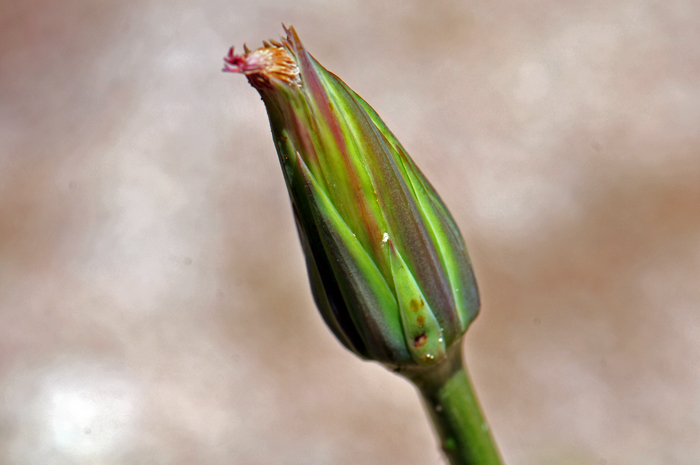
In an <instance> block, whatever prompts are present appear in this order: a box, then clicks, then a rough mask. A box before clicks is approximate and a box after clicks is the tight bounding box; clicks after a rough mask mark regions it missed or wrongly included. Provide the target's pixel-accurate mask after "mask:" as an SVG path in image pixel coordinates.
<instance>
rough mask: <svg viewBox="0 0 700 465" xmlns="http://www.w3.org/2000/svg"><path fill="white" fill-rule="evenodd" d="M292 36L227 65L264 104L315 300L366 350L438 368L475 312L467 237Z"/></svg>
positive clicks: (356, 348)
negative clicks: (239, 75)
mask: <svg viewBox="0 0 700 465" xmlns="http://www.w3.org/2000/svg"><path fill="white" fill-rule="evenodd" d="M285 32H286V33H287V36H286V38H285V39H283V40H282V41H281V42H276V41H271V42H264V43H263V44H264V46H263V47H262V48H259V49H257V50H254V51H251V50H249V49H248V48H247V47H244V53H243V54H240V55H238V54H236V53H235V52H234V49H233V48H231V50H230V51H229V54H228V56H227V57H226V58H225V59H224V60H225V63H226V64H225V67H224V71H231V72H237V73H242V74H244V75H245V76H246V77H247V78H248V81H249V82H250V84H251V85H252V86H253V87H255V89H257V90H258V92H259V93H260V95H261V97H262V100H263V102H264V103H265V107H266V109H267V113H268V116H269V119H270V125H271V127H272V136H273V139H274V142H275V147H276V148H277V153H278V155H279V160H280V163H281V165H282V170H283V172H284V177H285V181H286V184H287V188H288V191H289V195H290V197H291V201H292V208H293V211H294V216H295V219H296V224H297V229H298V231H299V236H300V239H301V243H302V247H303V249H304V254H305V256H306V264H307V269H308V273H309V279H310V282H311V288H312V291H313V295H314V299H315V301H316V304H317V306H318V308H319V310H320V312H321V314H322V316H323V318H324V320H325V322H326V323H327V325H328V326H329V327H330V329H331V330H332V331H333V333H334V334H335V335H336V337H337V338H338V339H339V340H340V341H341V342H342V343H343V344H344V345H345V347H347V348H348V349H350V350H352V351H353V352H355V353H356V354H358V355H359V356H361V357H363V358H366V359H372V360H377V361H380V362H383V363H385V364H387V365H390V366H393V367H398V368H400V367H407V366H415V365H420V366H426V365H432V364H435V363H437V362H439V361H441V360H443V359H444V358H445V357H446V353H447V349H448V348H449V347H450V346H452V345H453V344H455V343H458V342H459V340H460V339H461V337H462V335H463V334H464V332H465V331H466V329H467V327H468V326H469V324H470V323H471V322H472V321H473V320H474V318H475V317H476V315H477V313H478V310H479V297H478V291H477V287H476V282H475V280H474V275H473V272H472V267H471V262H470V259H469V255H468V254H467V250H466V248H465V246H464V242H463V239H462V236H461V235H460V233H459V230H458V228H457V225H456V224H455V222H454V220H453V219H452V216H451V215H450V213H449V212H448V211H447V208H446V207H445V205H444V204H443V203H442V201H441V200H440V198H439V197H438V195H437V193H436V192H435V190H434V189H433V187H432V186H431V185H430V183H429V182H428V180H427V179H426V178H425V177H424V176H423V174H422V173H421V172H420V170H419V169H418V167H417V166H416V165H415V164H414V163H413V160H411V158H410V157H409V156H408V154H407V153H406V151H405V150H404V149H403V147H402V146H401V144H400V143H399V141H398V140H397V139H396V137H394V135H393V134H392V133H391V131H389V129H388V128H387V127H386V126H385V124H384V123H383V122H382V120H381V119H380V118H379V116H378V115H377V114H376V112H375V111H374V110H373V109H372V108H371V107H370V106H369V105H368V104H367V103H366V102H365V101H364V100H362V99H361V98H360V97H359V96H358V95H357V94H355V92H353V91H352V90H351V89H350V88H349V87H348V86H347V85H346V84H345V83H344V82H343V81H341V80H340V79H339V78H338V77H337V76H335V75H334V74H332V73H330V72H329V71H327V70H326V69H325V68H323V67H322V66H321V65H320V64H319V63H318V62H317V61H316V60H315V59H314V58H313V57H312V56H311V55H310V54H309V53H308V52H307V51H306V50H305V49H304V47H303V46H302V44H301V42H300V40H299V38H298V36H297V34H296V32H295V31H294V29H293V28H290V29H286V28H285Z"/></svg>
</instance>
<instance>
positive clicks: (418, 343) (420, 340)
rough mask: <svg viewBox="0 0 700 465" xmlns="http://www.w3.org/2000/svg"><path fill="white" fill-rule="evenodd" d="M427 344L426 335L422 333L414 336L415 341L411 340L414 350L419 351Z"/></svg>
mask: <svg viewBox="0 0 700 465" xmlns="http://www.w3.org/2000/svg"><path fill="white" fill-rule="evenodd" d="M426 342H428V335H427V334H425V333H423V334H421V335H419V336H416V337H415V339H413V347H415V348H416V349H420V348H421V347H423V346H424V345H425V343H426Z"/></svg>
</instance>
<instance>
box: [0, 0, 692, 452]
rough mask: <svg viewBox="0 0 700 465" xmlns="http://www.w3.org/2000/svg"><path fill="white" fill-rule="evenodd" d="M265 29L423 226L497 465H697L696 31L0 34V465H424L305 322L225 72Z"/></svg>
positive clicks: (417, 444) (648, 27)
mask: <svg viewBox="0 0 700 465" xmlns="http://www.w3.org/2000/svg"><path fill="white" fill-rule="evenodd" d="M282 22H284V23H285V24H291V25H294V26H295V27H296V29H297V31H298V32H299V34H300V36H301V38H302V40H303V41H304V43H305V45H306V47H307V48H308V49H309V50H310V51H311V53H312V54H314V55H315V56H316V58H317V59H319V61H320V62H321V63H323V64H324V65H325V66H326V67H327V68H328V69H330V70H331V71H333V72H335V73H336V74H338V75H339V76H341V77H342V78H343V79H344V80H345V81H346V82H347V83H348V84H349V85H350V86H351V87H352V88H353V89H355V90H356V91H357V92H358V93H359V94H360V95H362V96H363V97H364V98H365V99H366V100H367V101H368V102H369V103H370V104H371V105H373V106H374V107H375V109H376V110H377V111H378V113H379V114H380V115H382V117H383V118H384V120H385V122H386V123H387V124H388V125H389V127H391V128H392V129H393V131H394V132H395V133H396V135H397V136H398V138H399V140H401V141H402V142H403V144H404V145H405V147H406V149H407V150H408V152H409V153H410V154H412V156H413V158H414V159H415V160H416V162H417V163H418V165H419V166H420V167H421V168H422V169H423V171H424V172H425V173H426V175H427V176H428V178H429V179H430V180H431V181H432V182H433V184H434V185H435V186H436V187H437V189H438V191H439V192H440V193H441V195H442V197H443V198H444V200H445V201H446V203H447V204H448V205H449V206H450V208H451V210H452V212H453V214H454V216H455V218H456V219H457V222H458V223H459V225H460V227H461V228H462V231H463V233H464V236H465V239H466V241H467V244H468V246H469V249H470V252H471V256H472V259H473V261H474V266H475V269H476V273H477V279H478V280H479V284H480V289H481V293H482V300H483V306H482V313H481V315H480V317H479V318H478V319H477V320H476V322H475V323H474V325H473V326H472V327H471V329H470V330H469V332H468V334H467V337H466V344H465V349H464V350H465V354H466V358H467V361H468V364H469V366H470V371H471V374H472V377H473V380H474V383H475V385H476V388H477V392H478V393H479V396H480V398H481V401H482V404H483V408H484V410H485V412H486V415H487V417H488V418H489V420H490V422H491V426H492V429H493V431H494V434H495V437H496V440H497V442H498V444H499V446H500V448H501V450H502V452H503V456H504V458H505V459H506V462H507V463H508V464H509V465H539V464H573V465H582V464H595V465H601V464H606V465H613V464H631V463H634V464H642V465H646V464H664V465H667V464H697V463H700V313H699V312H698V308H699V306H700V130H699V127H700V4H699V3H698V2H694V1H692V0H685V1H684V0H670V1H667V2H657V1H642V0H613V1H600V0H593V1H591V0H585V1H584V0H568V1H544V0H543V1H535V2H520V1H515V0H494V1H491V2H481V1H466V2H465V1H459V0H452V1H448V0H434V1H430V2H428V1H425V0H424V1H419V0H412V1H410V0H409V1H381V0H351V1H344V2H339V1H334V2H333V1H324V0H300V1H296V2H293V3H292V2H282V1H280V0H257V1H256V2H252V1H242V0H233V1H226V2H224V1H221V0H205V1H191V0H172V1H168V2H147V1H138V0H133V1H132V0H126V1H125V0H120V1H117V0H97V1H90V2H88V1H82V2H81V1H76V0H67V1H62V2H49V1H46V0H26V1H17V0H4V1H1V2H0V463H2V464H7V465H25V464H27V465H33V464H37V465H38V464H41V465H63V464H71V465H76V464H77V465H83V464H86V465H87V464H100V465H113V464H164V465H166V464H167V465H185V464H194V463H201V464H212V465H218V464H232V463H236V464H239V463H240V464H360V463H361V464H394V463H395V464H441V463H443V459H442V458H441V456H440V453H439V451H438V446H437V442H436V440H435V438H434V436H433V434H432V431H431V428H430V425H429V423H428V422H427V420H426V418H425V414H424V411H423V409H422V406H421V404H420V402H419V399H418V396H417V394H416V392H415V391H414V389H413V388H412V387H411V385H409V384H408V383H407V382H406V381H404V380H403V379H401V378H399V377H397V376H395V375H393V374H392V373H390V372H388V371H386V370H385V369H384V368H383V367H381V366H378V365H376V364H373V363H367V362H362V361H360V360H358V359H356V358H355V357H354V356H353V355H351V354H350V353H349V352H347V351H346V350H344V349H343V348H342V347H341V345H340V344H339V343H338V342H337V341H335V340H334V339H333V337H332V335H331V333H330V331H328V330H327V329H326V328H325V327H324V325H323V322H322V320H321V318H320V316H319V315H318V314H317V312H316V309H315V307H314V305H313V303H312V299H311V295H310V291H309V289H308V284H307V278H306V271H305V268H304V262H303V257H302V254H301V250H300V247H299V244H298V239H297V236H296V231H295V228H294V224H293V219H292V215H291V209H290V207H289V201H288V198H287V194H286V190H285V186H284V182H283V178H282V174H281V172H280V169H279V166H278V162H277V158H276V154H275V152H274V146H273V144H272V141H271V137H270V130H269V126H268V121H267V116H266V114H265V110H264V107H263V104H262V102H261V101H260V99H259V97H258V95H257V93H256V92H255V90H254V89H252V88H251V87H250V86H249V85H248V84H247V82H246V80H245V79H244V78H243V77H241V76H236V75H230V74H224V73H221V71H220V70H221V67H222V58H223V56H224V55H225V53H226V52H227V50H228V47H229V46H230V45H232V44H235V45H236V46H237V47H240V46H241V45H242V44H243V42H247V44H248V45H249V46H251V47H256V46H258V45H259V44H260V43H261V41H262V40H264V39H268V38H278V37H279V36H280V35H281V34H282V27H281V24H280V23H282Z"/></svg>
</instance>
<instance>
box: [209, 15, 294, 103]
mask: <svg viewBox="0 0 700 465" xmlns="http://www.w3.org/2000/svg"><path fill="white" fill-rule="evenodd" d="M283 27H284V25H283ZM284 31H285V32H286V33H287V38H286V39H283V40H282V42H278V41H276V40H270V41H263V46H262V47H260V48H258V49H255V50H252V51H251V50H250V49H249V48H248V47H247V46H246V45H245V44H244V45H243V54H240V55H237V54H236V53H235V51H234V48H233V47H231V48H230V49H229V51H228V55H226V56H225V57H224V69H223V71H225V72H230V73H240V74H244V75H245V76H246V77H247V78H248V81H249V82H250V84H251V85H252V86H253V87H255V88H256V89H258V90H262V89H271V88H272V87H273V82H274V81H279V82H281V83H283V84H285V85H287V86H290V87H300V86H301V76H300V72H299V67H298V66H297V63H296V60H295V59H294V54H293V52H292V50H293V49H294V48H295V46H294V45H293V44H296V40H295V39H296V32H295V31H294V28H291V27H290V28H289V29H287V28H286V27H284ZM297 40H298V39H297Z"/></svg>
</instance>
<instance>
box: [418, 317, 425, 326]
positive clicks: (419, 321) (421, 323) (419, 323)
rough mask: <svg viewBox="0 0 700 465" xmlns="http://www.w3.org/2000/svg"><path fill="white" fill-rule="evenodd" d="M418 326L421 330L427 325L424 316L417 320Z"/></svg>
mask: <svg viewBox="0 0 700 465" xmlns="http://www.w3.org/2000/svg"><path fill="white" fill-rule="evenodd" d="M416 324H417V325H418V327H419V328H422V327H423V325H424V324H425V317H424V316H423V315H418V318H416Z"/></svg>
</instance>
